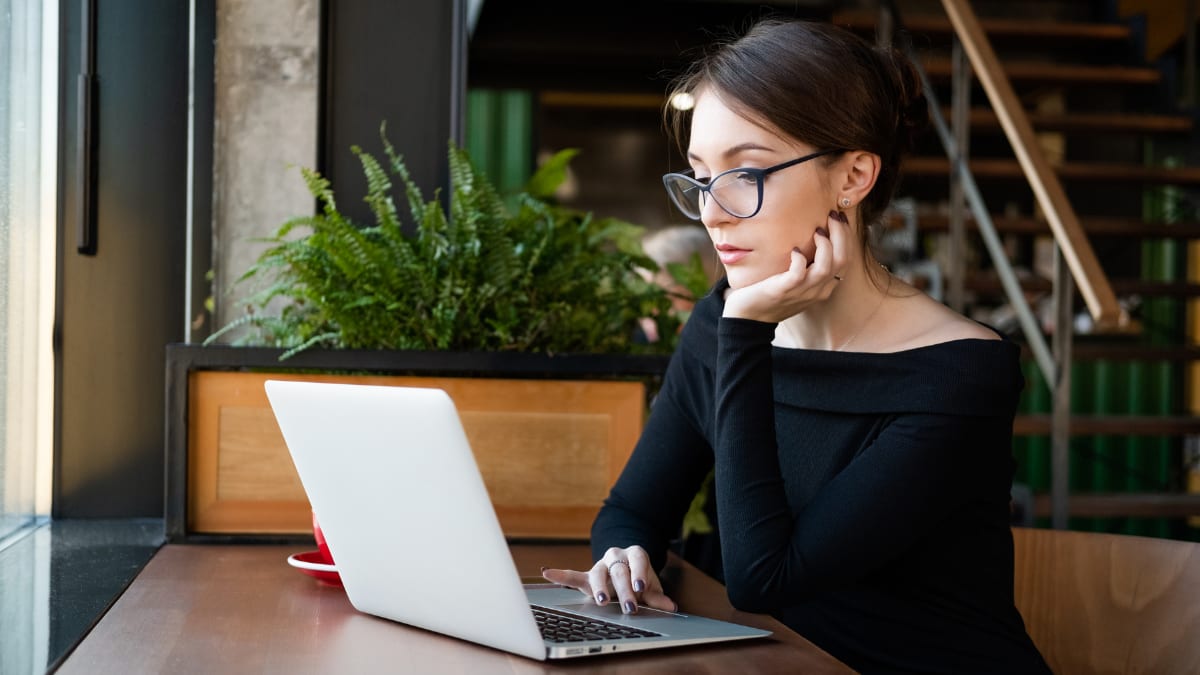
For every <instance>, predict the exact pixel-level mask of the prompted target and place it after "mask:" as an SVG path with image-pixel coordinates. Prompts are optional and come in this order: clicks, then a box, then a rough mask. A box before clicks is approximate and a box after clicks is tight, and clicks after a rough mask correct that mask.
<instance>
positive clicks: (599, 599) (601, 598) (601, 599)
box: [596, 593, 608, 605]
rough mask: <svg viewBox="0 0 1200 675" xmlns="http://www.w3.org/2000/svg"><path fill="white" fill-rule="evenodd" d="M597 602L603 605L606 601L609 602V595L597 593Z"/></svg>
mask: <svg viewBox="0 0 1200 675" xmlns="http://www.w3.org/2000/svg"><path fill="white" fill-rule="evenodd" d="M596 602H598V603H600V604H602V605H603V604H604V603H605V602H608V596H607V595H605V594H603V593H597V594H596Z"/></svg>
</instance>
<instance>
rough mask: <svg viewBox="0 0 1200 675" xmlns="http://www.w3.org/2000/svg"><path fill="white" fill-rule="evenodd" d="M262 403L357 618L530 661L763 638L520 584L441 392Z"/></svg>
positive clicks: (282, 394)
mask: <svg viewBox="0 0 1200 675" xmlns="http://www.w3.org/2000/svg"><path fill="white" fill-rule="evenodd" d="M266 391H267V398H268V399H269V400H270V403H271V408H272V410H273V411H274V412H275V418H276V420H278V422H279V428H280V430H281V431H282V432H283V438H284V440H285V441H286V443H287V447H288V450H289V452H290V453H291V455H292V460H293V461H294V462H295V464H296V470H297V472H298V473H299V475H300V481H301V483H303V485H304V490H305V492H307V493H308V497H309V501H310V502H311V504H312V507H313V510H314V511H315V512H316V516H317V519H318V520H319V521H320V523H321V530H322V532H324V534H325V539H326V541H327V543H328V544H329V548H330V551H331V552H332V553H333V557H334V561H335V563H336V564H337V568H338V573H339V575H340V576H341V580H342V584H343V585H344V587H345V589H346V594H347V596H348V597H349V599H350V603H351V604H352V605H353V606H354V608H355V609H357V610H358V611H360V612H364V613H367V614H372V615H375V616H379V617H382V618H385V619H390V620H392V621H397V622H400V623H404V624H407V625H410V626H416V627H419V628H424V629H426V630H430V631H434V632H436V633H441V634H443V635H449V636H452V637H456V638H461V639H463V640H469V641H471V642H475V643H478V644H481V645H487V646H488V647H494V648H496V649H502V650H504V651H508V652H512V653H514V654H520V655H522V656H526V657H529V658H531V659H538V660H544V659H560V658H573V657H581V656H591V655H596V654H611V653H614V652H626V651H634V650H642V649H654V648H660V647H674V646H679V645H689V644H701V643H711V642H720V641H725V640H742V639H748V638H758V637H765V636H767V635H770V632H769V631H765V630H759V629H757V628H751V627H748V626H740V625H736V624H731V623H727V622H723V621H716V620H713V619H706V618H702V617H697V616H690V615H687V614H678V613H672V612H663V611H659V610H655V609H651V608H649V607H640V608H639V609H638V612H637V613H636V614H629V615H626V614H622V613H621V611H620V608H619V607H617V603H609V604H608V605H606V606H604V607H600V606H597V605H596V604H595V603H593V602H592V601H591V600H590V599H589V598H587V597H586V596H584V595H583V594H581V593H579V592H578V591H576V590H574V589H572V588H565V587H562V586H557V585H554V584H531V585H529V586H525V585H524V584H522V582H521V578H520V576H519V575H518V573H517V568H516V565H515V564H514V563H513V559H512V555H511V554H510V553H509V550H508V544H507V542H506V541H505V539H504V534H503V533H502V532H501V530H500V523H499V521H498V520H497V519H496V512H495V510H494V509H493V508H492V504H491V501H490V499H489V498H488V492H487V489H486V488H485V487H484V483H483V478H482V477H481V476H480V474H479V469H478V467H477V466H476V464H475V458H474V455H472V453H471V448H470V446H469V444H468V442H467V437H466V434H465V433H464V432H463V428H462V423H461V422H460V421H459V417H458V412H457V410H456V409H455V407H454V403H453V401H451V399H450V397H449V395H447V394H446V392H444V391H442V390H441V389H427V388H415V387H390V386H364V385H347V384H325V383H312V382H292V381H277V380H271V381H268V382H267V383H266ZM535 615H537V616H535ZM547 617H549V618H547ZM539 623H540V624H541V625H542V626H543V627H541V628H540V627H539ZM572 625H574V626H575V627H572ZM546 626H550V628H545V627H546ZM544 633H545V635H544Z"/></svg>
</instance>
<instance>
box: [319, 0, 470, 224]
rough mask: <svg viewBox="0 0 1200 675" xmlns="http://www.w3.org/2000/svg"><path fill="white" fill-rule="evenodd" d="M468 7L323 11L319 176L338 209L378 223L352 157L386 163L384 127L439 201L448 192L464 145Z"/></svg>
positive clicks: (355, 5) (459, 2) (334, 7)
mask: <svg viewBox="0 0 1200 675" xmlns="http://www.w3.org/2000/svg"><path fill="white" fill-rule="evenodd" d="M464 6H465V0H406V1H405V2H376V1H374V0H336V1H334V0H327V1H326V2H325V4H324V6H323V11H322V14H323V20H324V29H323V44H322V51H323V54H322V69H323V72H322V95H323V97H324V104H323V106H322V111H321V112H322V121H321V127H322V138H321V141H320V143H319V149H320V152H321V157H320V160H319V167H320V169H321V171H322V173H324V174H325V176H326V177H327V178H329V179H330V181H331V182H332V183H333V185H334V186H335V189H336V190H337V192H338V194H339V196H340V197H341V198H340V199H339V201H338V208H339V209H341V210H342V211H344V212H348V213H349V214H350V215H351V217H353V218H354V219H355V220H356V221H358V222H364V223H366V222H371V217H370V211H369V210H368V208H367V205H366V204H365V203H363V201H362V196H363V195H364V194H366V179H365V178H364V177H363V175H362V168H361V164H360V163H359V161H358V158H356V157H355V156H354V155H353V154H351V152H350V146H352V145H358V146H360V147H362V148H363V149H364V150H366V151H368V152H370V153H371V154H373V155H375V156H376V157H377V158H380V159H382V156H383V144H382V142H381V141H380V139H379V126H380V123H382V122H387V136H388V139H389V140H390V141H391V143H392V145H393V146H395V148H396V150H397V151H398V152H399V153H400V154H402V155H403V156H404V159H405V163H406V164H407V166H408V169H409V172H410V173H411V175H412V177H413V180H414V181H416V183H417V185H418V186H420V187H421V189H422V190H423V191H424V192H425V198H426V199H427V200H428V199H432V198H433V193H434V190H435V189H437V188H439V187H443V186H445V185H446V184H447V183H448V175H449V171H448V161H447V143H448V142H449V141H450V140H451V138H453V139H454V140H455V141H456V142H457V143H460V144H461V142H462V131H461V118H462V101H463V97H464V92H465V87H464V84H463V79H464V77H465V62H464V59H465V54H466V51H465V44H464V42H463V41H462V40H463V35H464V33H465V16H464V9H463V8H464Z"/></svg>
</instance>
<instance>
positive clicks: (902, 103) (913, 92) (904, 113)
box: [881, 47, 929, 155]
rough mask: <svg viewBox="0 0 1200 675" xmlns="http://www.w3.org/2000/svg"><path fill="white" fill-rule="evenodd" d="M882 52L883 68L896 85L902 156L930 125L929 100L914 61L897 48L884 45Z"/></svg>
mask: <svg viewBox="0 0 1200 675" xmlns="http://www.w3.org/2000/svg"><path fill="white" fill-rule="evenodd" d="M881 52H882V53H881V57H882V58H881V60H882V61H883V65H884V68H885V70H886V71H887V72H889V73H890V74H891V79H892V83H893V85H894V86H895V88H896V98H895V101H896V150H897V151H898V152H897V154H898V155H903V154H907V153H909V152H911V151H912V149H913V148H914V147H915V146H916V142H917V139H918V138H919V137H920V136H921V134H922V133H923V132H924V131H925V128H926V127H927V126H929V102H928V101H927V100H926V98H925V92H924V87H923V86H922V85H921V75H920V73H918V72H917V67H916V66H915V65H913V62H912V60H911V59H909V58H908V56H906V55H905V54H904V53H903V52H901V51H900V50H898V49H896V48H894V47H887V48H883V49H881Z"/></svg>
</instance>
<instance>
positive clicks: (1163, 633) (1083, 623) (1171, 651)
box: [1013, 528, 1200, 675]
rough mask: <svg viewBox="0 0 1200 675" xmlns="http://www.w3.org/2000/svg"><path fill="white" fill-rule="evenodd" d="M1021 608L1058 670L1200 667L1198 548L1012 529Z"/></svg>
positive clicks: (1162, 541) (1199, 669) (1184, 670)
mask: <svg viewBox="0 0 1200 675" xmlns="http://www.w3.org/2000/svg"><path fill="white" fill-rule="evenodd" d="M1013 541H1014V544H1015V563H1016V580H1015V587H1014V590H1015V593H1016V604H1017V608H1018V609H1020V610H1021V615H1022V616H1023V617H1024V618H1025V626H1026V628H1027V629H1028V630H1029V634H1030V636H1031V637H1032V638H1033V641H1034V642H1035V643H1036V644H1037V646H1038V648H1039V649H1041V651H1042V654H1043V655H1044V656H1045V658H1046V662H1047V663H1049V664H1050V667H1051V668H1052V669H1053V670H1054V672H1055V673H1060V674H1063V675H1069V674H1070V673H1200V544H1195V543H1190V542H1181V541H1170V540H1165V539H1149V538H1145V537H1131V536H1123V535H1113V534H1097V533H1091V532H1065V531H1056V530H1034V529H1025V528H1013Z"/></svg>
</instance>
